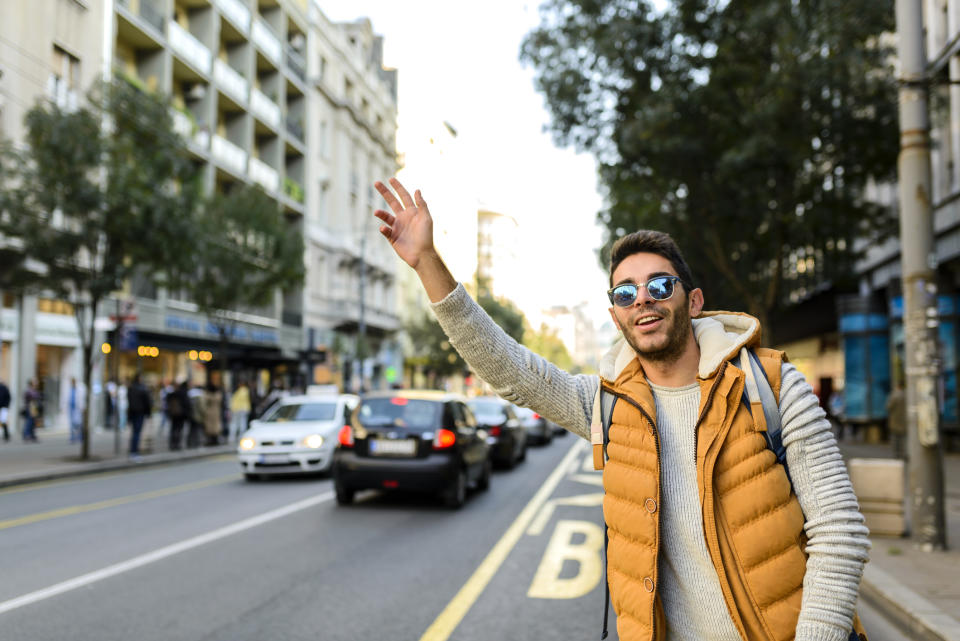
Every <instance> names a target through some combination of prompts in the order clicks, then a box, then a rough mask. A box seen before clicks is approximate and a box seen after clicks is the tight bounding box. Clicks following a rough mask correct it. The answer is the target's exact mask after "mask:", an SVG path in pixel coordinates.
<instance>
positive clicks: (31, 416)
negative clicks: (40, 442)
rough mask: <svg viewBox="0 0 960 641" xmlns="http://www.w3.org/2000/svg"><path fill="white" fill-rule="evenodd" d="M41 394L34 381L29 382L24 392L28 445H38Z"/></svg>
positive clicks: (24, 438) (24, 432)
mask: <svg viewBox="0 0 960 641" xmlns="http://www.w3.org/2000/svg"><path fill="white" fill-rule="evenodd" d="M40 398H41V397H40V392H39V391H38V390H37V383H36V381H34V380H33V379H30V380H29V381H27V389H25V390H23V409H22V410H20V414H21V415H22V416H23V440H24V441H25V442H27V443H36V442H37V435H36V432H35V430H36V427H37V419H38V418H39V417H40Z"/></svg>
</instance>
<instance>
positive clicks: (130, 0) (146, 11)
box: [118, 0, 163, 33]
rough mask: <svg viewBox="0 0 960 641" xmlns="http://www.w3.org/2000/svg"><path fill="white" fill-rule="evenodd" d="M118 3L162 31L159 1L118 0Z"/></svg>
mask: <svg viewBox="0 0 960 641" xmlns="http://www.w3.org/2000/svg"><path fill="white" fill-rule="evenodd" d="M118 4H119V5H120V6H121V7H123V8H124V9H126V10H127V11H129V12H130V13H132V14H133V15H135V16H139V17H140V18H141V19H142V20H143V21H144V22H146V23H147V24H148V25H150V26H151V27H153V28H154V29H156V30H157V31H159V32H160V33H163V11H162V10H161V9H160V3H159V2H158V1H157V0H119V1H118Z"/></svg>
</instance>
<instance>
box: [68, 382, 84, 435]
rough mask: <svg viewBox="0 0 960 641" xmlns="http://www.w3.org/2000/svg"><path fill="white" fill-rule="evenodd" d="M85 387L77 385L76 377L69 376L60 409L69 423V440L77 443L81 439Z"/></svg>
mask: <svg viewBox="0 0 960 641" xmlns="http://www.w3.org/2000/svg"><path fill="white" fill-rule="evenodd" d="M85 389H86V388H85V387H83V386H80V385H77V379H76V378H73V377H71V378H70V390H69V391H68V392H67V397H66V398H65V399H64V402H63V406H62V409H63V411H64V412H65V413H66V415H67V420H68V421H69V423H70V442H71V443H79V442H80V441H82V440H83V410H84V408H85V407H86V402H87V395H86V394H85V393H84V390H85Z"/></svg>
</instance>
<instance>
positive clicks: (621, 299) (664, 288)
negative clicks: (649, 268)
mask: <svg viewBox="0 0 960 641" xmlns="http://www.w3.org/2000/svg"><path fill="white" fill-rule="evenodd" d="M678 282H680V277H679V276H656V277H654V278H651V279H650V280H648V281H647V282H646V283H641V284H639V285H638V284H637V283H623V284H622V285H617V286H616V287H614V288H613V289H608V290H607V297H608V298H609V299H610V303H611V304H613V305H616V306H617V307H630V306H631V305H633V303H634V302H636V300H637V296H639V295H640V288H641V287H645V288H646V290H647V293H648V294H650V298H652V299H653V300H667V299H668V298H670V297H671V296H673V292H674V291H675V290H676V283H678Z"/></svg>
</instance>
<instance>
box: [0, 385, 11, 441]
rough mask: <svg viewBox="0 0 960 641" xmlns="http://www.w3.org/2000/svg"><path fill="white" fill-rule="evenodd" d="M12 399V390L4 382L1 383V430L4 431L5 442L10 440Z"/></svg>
mask: <svg viewBox="0 0 960 641" xmlns="http://www.w3.org/2000/svg"><path fill="white" fill-rule="evenodd" d="M11 400H12V397H11V396H10V388H9V387H7V384H6V383H4V382H3V381H0V429H2V430H3V440H4V441H9V440H10V427H9V425H8V421H9V420H10V401H11Z"/></svg>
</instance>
